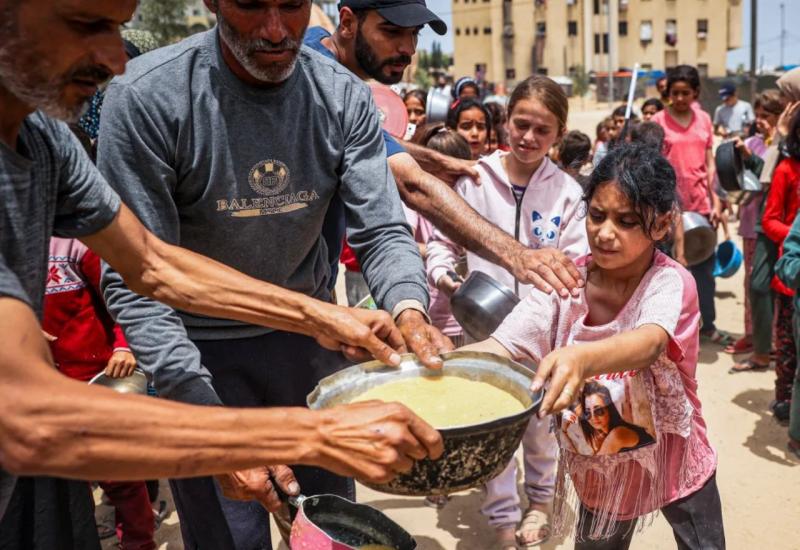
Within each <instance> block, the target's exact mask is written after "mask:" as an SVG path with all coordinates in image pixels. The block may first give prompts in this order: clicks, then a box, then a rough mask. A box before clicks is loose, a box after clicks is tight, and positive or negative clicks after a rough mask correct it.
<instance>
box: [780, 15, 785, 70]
mask: <svg viewBox="0 0 800 550" xmlns="http://www.w3.org/2000/svg"><path fill="white" fill-rule="evenodd" d="M785 8H786V4H784V3H783V2H781V68H783V46H784V44H785V43H786V19H785V14H784V9H785Z"/></svg>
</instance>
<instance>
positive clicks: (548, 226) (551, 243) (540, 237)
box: [531, 210, 561, 248]
mask: <svg viewBox="0 0 800 550" xmlns="http://www.w3.org/2000/svg"><path fill="white" fill-rule="evenodd" d="M531 222H532V224H531V237H532V240H531V247H532V248H553V247H555V246H557V245H558V235H559V233H560V232H561V216H554V217H552V218H550V219H545V218H544V217H543V216H542V215H541V214H540V213H539V212H537V211H536V210H534V211H533V213H532V214H531Z"/></svg>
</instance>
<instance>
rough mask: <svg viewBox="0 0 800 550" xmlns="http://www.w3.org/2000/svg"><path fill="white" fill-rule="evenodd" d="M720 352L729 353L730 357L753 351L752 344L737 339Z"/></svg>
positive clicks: (744, 339)
mask: <svg viewBox="0 0 800 550" xmlns="http://www.w3.org/2000/svg"><path fill="white" fill-rule="evenodd" d="M722 351H723V352H724V353H730V354H731V355H738V354H740V353H750V352H751V351H753V342H751V341H749V340H748V339H747V338H739V339H738V340H736V341H735V342H734V343H733V344H730V345H729V346H727V347H726V348H725V349H724V350H722Z"/></svg>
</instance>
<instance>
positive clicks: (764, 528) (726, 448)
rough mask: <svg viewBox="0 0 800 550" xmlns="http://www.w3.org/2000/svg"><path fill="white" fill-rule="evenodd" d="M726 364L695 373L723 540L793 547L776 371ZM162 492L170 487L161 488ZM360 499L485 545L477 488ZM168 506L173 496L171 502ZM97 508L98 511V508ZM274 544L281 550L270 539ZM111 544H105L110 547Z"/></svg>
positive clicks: (424, 548) (729, 303) (173, 528)
mask: <svg viewBox="0 0 800 550" xmlns="http://www.w3.org/2000/svg"><path fill="white" fill-rule="evenodd" d="M742 300H743V289H742V273H741V271H740V272H739V273H738V274H737V275H736V276H734V277H733V278H731V279H720V280H718V286H717V317H718V325H719V326H720V328H722V329H724V330H728V331H730V332H732V333H734V334H741V333H742V331H743V319H742V316H743V308H744V305H743V301H742ZM731 363H732V358H731V356H729V355H726V354H724V353H722V351H721V349H720V347H719V346H715V345H705V346H704V347H703V349H702V353H701V356H700V364H699V365H698V370H697V378H698V381H699V386H700V390H699V391H700V398H701V400H702V402H703V411H704V415H705V418H706V421H707V423H708V429H709V437H710V439H711V442H712V444H713V445H714V447H715V448H716V449H717V452H718V454H719V469H718V473H717V481H718V484H719V488H720V492H721V495H722V504H723V508H724V518H725V530H726V536H727V540H728V547H729V548H731V549H733V550H739V549H775V550H778V549H781V550H783V549H786V550H789V549H798V548H800V541H799V540H798V538H797V521H798V519H800V470H798V467H800V461H798V460H797V459H795V458H794V457H793V455H791V454H789V453H788V452H787V451H786V438H787V436H786V428H785V427H783V426H780V425H779V424H778V423H777V422H776V421H775V420H774V419H773V418H772V415H771V414H770V412H769V409H768V406H769V402H770V401H771V399H772V398H773V384H774V378H775V373H774V371H773V370H769V371H767V372H761V373H743V374H737V375H730V374H728V368H729V367H730V365H731ZM164 489H165V490H164V491H162V494H163V495H168V493H169V491H168V490H167V489H166V486H165V487H164ZM358 499H359V501H361V502H365V503H368V504H371V505H373V506H376V507H377V508H379V509H381V510H383V511H385V512H386V513H387V514H388V515H389V516H390V517H391V518H392V519H394V520H395V521H397V522H398V523H399V524H401V525H402V526H404V527H405V528H406V529H408V531H409V532H411V533H412V535H414V537H415V538H416V539H417V541H418V543H419V548H420V550H487V549H490V548H492V545H493V540H494V539H493V533H492V532H491V530H490V529H488V527H487V526H486V523H485V520H484V519H483V517H482V516H481V515H480V513H479V512H478V509H479V507H480V502H481V494H480V491H479V490H473V491H470V492H467V493H462V494H457V495H454V496H453V498H452V500H451V501H450V503H449V504H448V505H447V506H446V507H445V508H444V509H443V510H441V511H436V510H432V509H430V508H426V507H424V506H423V504H422V501H421V499H418V498H400V497H395V496H392V495H384V494H380V493H376V492H374V491H371V490H369V489H366V488H364V487H359V491H358ZM170 507H171V509H173V510H174V508H172V503H171V502H170ZM98 513H100V514H102V513H104V512H103V510H102V508H101V509H100V510H98ZM157 540H158V542H159V544H160V546H159V548H160V549H161V550H178V549H181V548H183V545H182V544H181V539H180V529H179V526H178V518H177V514H175V513H174V512H173V513H171V514H170V516H169V517H168V518H167V519H166V520H165V522H164V525H162V527H161V529H160V530H159V531H158V532H157ZM275 544H276V548H280V549H281V550H285V548H286V547H285V546H279V545H278V540H277V539H276V540H275ZM111 547H112V546H111V544H110V542H109V544H107V545H106V548H111ZM571 547H572V545H571V541H570V540H566V541H565V540H553V541H550V542H548V543H546V544H545V545H543V546H542V548H543V549H557V548H558V549H562V548H571ZM632 548H634V549H639V550H644V549H652V550H661V549H665V550H666V549H672V548H675V543H674V541H673V539H672V533H671V530H670V528H669V525H668V524H667V523H666V521H664V519H663V518H661V517H659V518H657V519H656V520H655V522H654V523H653V525H652V526H650V527H648V528H646V529H645V530H644V531H643V532H642V533H640V534H638V535H637V536H636V538H635V539H634V543H633V545H632Z"/></svg>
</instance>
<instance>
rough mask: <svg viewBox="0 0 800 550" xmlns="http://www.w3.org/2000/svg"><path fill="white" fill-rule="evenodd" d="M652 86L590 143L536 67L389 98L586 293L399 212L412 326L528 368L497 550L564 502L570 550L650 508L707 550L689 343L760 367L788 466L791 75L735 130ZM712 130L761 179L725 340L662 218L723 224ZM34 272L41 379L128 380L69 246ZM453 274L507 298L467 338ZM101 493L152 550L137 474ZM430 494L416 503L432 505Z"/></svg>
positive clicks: (87, 272)
mask: <svg viewBox="0 0 800 550" xmlns="http://www.w3.org/2000/svg"><path fill="white" fill-rule="evenodd" d="M657 85H658V90H659V94H660V99H658V98H649V99H646V100H645V101H644V102H642V103H641V105H640V107H639V109H634V110H633V111H632V112H631V116H630V119H626V115H627V114H628V109H627V108H626V106H625V105H622V106H619V107H617V108H615V109H614V110H613V112H612V113H611V114H610V116H608V117H607V118H606V119H604V120H603V121H602V122H600V123H599V124H598V125H597V129H596V136H595V139H594V141H593V140H592V139H591V138H590V137H589V136H587V135H585V134H584V133H582V132H580V131H577V130H572V131H569V129H568V127H567V119H568V112H569V103H568V101H567V97H566V96H565V94H564V91H563V90H562V88H561V87H560V86H559V85H558V84H556V83H555V82H554V81H553V80H551V79H549V78H547V77H545V76H533V77H530V78H528V79H526V80H524V81H522V82H521V83H520V84H518V85H517V86H516V88H515V89H514V90H513V92H512V93H511V95H510V97H509V99H508V102H507V105H503V104H501V103H498V102H484V101H482V100H481V98H480V95H481V88H480V86H479V85H478V83H477V82H476V81H475V80H473V79H470V78H462V79H460V80H458V81H457V82H456V83H455V85H454V86H453V87H452V103H451V105H450V108H449V110H448V113H447V116H446V119H445V120H444V121H443V122H437V123H430V121H428V120H426V97H427V96H426V94H424V93H422V92H420V91H410V92H408V93H407V94H406V95H405V96H404V98H403V100H404V104H405V106H406V109H407V111H408V118H409V121H410V122H411V123H412V124H413V125H414V126H415V130H414V132H413V138H412V140H413V142H414V143H416V144H417V145H420V146H423V147H428V148H430V149H432V150H435V151H437V152H439V153H442V154H444V155H448V156H450V157H454V158H459V159H464V160H472V161H474V162H475V170H476V172H477V174H478V175H479V178H478V179H477V180H473V179H471V178H468V177H462V178H461V179H460V180H458V181H457V182H456V184H455V186H454V189H455V191H456V192H457V193H458V195H460V196H461V197H462V198H463V199H464V200H465V201H466V202H467V203H468V204H469V205H470V206H471V207H472V208H474V209H475V210H476V211H477V212H478V213H479V214H481V215H482V216H483V217H484V218H486V219H487V220H489V221H491V222H492V223H494V224H495V225H496V226H498V227H499V228H501V229H502V230H504V231H506V232H507V233H509V234H510V235H513V236H514V238H515V239H517V240H518V241H520V242H521V243H523V244H524V245H526V246H529V247H531V248H536V249H540V248H552V249H557V250H560V251H561V252H562V253H564V254H565V255H566V256H567V257H568V258H570V259H572V260H573V261H574V263H575V265H576V266H577V268H578V270H579V273H580V277H581V278H582V280H583V281H585V283H586V284H585V286H584V287H583V288H582V290H581V291H580V293H579V294H578V295H576V296H572V297H568V298H564V297H559V296H556V295H546V294H544V293H542V292H540V291H538V290H536V289H535V288H533V287H532V286H531V285H526V284H523V283H522V282H520V281H519V280H517V279H515V277H514V275H512V274H511V273H509V272H508V271H507V270H506V269H504V268H503V267H501V266H499V265H495V264H493V263H491V262H490V261H487V260H486V259H484V258H481V257H480V256H478V255H477V254H473V253H471V252H469V251H466V250H464V249H462V248H461V247H459V246H458V245H457V244H455V243H454V242H453V241H452V240H451V239H449V238H448V237H447V236H446V235H445V234H444V233H442V232H440V231H439V230H437V229H436V228H435V227H434V226H433V225H432V224H431V223H430V222H429V221H428V220H426V219H425V218H423V217H421V216H420V215H419V214H417V213H416V212H414V211H412V210H410V209H406V216H407V219H408V222H409V225H410V226H411V228H412V230H413V232H414V237H415V239H416V241H417V243H418V245H419V250H420V253H421V255H422V257H423V259H424V260H425V263H426V270H427V278H428V284H429V290H430V307H429V315H430V318H431V322H432V323H433V324H434V325H435V326H436V327H437V328H439V329H440V330H441V331H442V332H443V333H444V334H445V335H446V336H448V337H449V338H451V340H452V341H453V342H454V343H455V345H456V346H458V347H463V346H466V349H473V350H480V351H489V352H492V353H496V354H498V355H501V356H505V357H508V358H513V359H515V360H518V361H520V362H522V363H523V364H526V363H527V364H529V365H536V366H537V375H536V380H535V382H534V390H538V389H540V388H542V387H545V385H546V386H547V388H548V391H547V393H546V396H545V399H544V401H543V403H542V406H541V410H540V414H539V415H538V416H537V417H535V418H534V419H532V420H531V422H530V424H529V426H528V428H527V430H526V432H525V434H524V436H523V439H522V458H523V464H524V472H523V475H524V492H525V496H526V500H527V504H526V506H523V505H522V499H521V497H520V494H519V493H518V490H517V484H516V480H517V462H516V460H514V461H512V462H511V463H510V464H509V465H508V466H507V467H506V468H505V469H504V470H503V472H502V473H501V474H500V475H499V476H498V477H496V478H495V479H493V480H491V481H490V482H488V483H487V484H486V487H485V497H484V501H483V505H482V508H481V512H482V513H483V514H484V515H485V516H486V518H487V521H488V523H489V525H490V526H491V527H492V528H494V529H495V530H496V536H497V539H498V543H499V544H500V547H501V548H502V549H503V550H509V549H516V548H533V547H536V546H539V545H540V544H542V543H543V542H544V541H546V540H547V539H548V538H549V537H550V536H551V535H552V534H553V533H554V532H556V531H559V530H561V529H562V528H564V527H566V526H565V525H564V522H565V518H568V517H571V516H570V515H569V514H567V513H566V510H567V506H574V513H575V517H577V518H578V521H577V531H576V546H575V547H576V548H580V549H606V548H615V549H618V548H621V549H625V548H628V547H629V545H630V543H631V539H632V536H633V534H634V532H635V528H636V526H637V525H641V524H642V523H643V521H644V518H645V517H646V516H648V515H650V514H653V513H655V512H658V511H661V512H662V513H663V515H664V517H665V518H666V519H667V521H668V522H669V523H670V525H671V526H672V528H673V532H674V535H675V539H676V541H677V544H678V547H680V548H693V549H694V548H697V549H699V548H704V549H705V548H724V547H725V537H724V529H723V524H722V509H721V503H720V496H719V492H718V490H717V486H716V481H715V476H716V468H717V455H716V453H715V451H714V449H713V448H712V447H711V445H710V444H709V440H708V437H707V434H706V431H707V430H706V424H705V421H704V420H703V415H702V406H701V404H700V401H699V398H698V395H697V381H696V378H695V372H696V368H697V361H698V353H699V349H700V348H699V344H700V342H701V341H707V342H709V343H713V344H719V345H722V346H724V349H725V351H726V352H728V353H731V354H745V353H750V354H751V355H750V356H749V357H748V358H745V359H743V360H742V361H740V362H738V363H736V364H734V365H733V367H732V368H731V371H730V372H731V373H740V372H745V371H763V370H767V369H768V368H769V366H770V362H771V361H773V360H774V362H775V370H776V384H775V386H776V389H775V401H774V403H773V405H772V410H773V412H774V415H775V417H776V418H777V419H779V420H781V421H790V427H789V448H790V449H791V450H792V451H793V452H795V453H796V454H798V456H800V403H798V400H797V399H794V400H793V399H792V396H793V395H795V396H796V395H797V392H798V391H800V389H798V388H800V376H798V374H797V372H798V371H797V368H796V366H797V356H798V351H797V344H798V342H800V316H798V315H796V308H797V299H798V296H797V294H796V289H797V288H798V287H800V219H798V218H797V217H796V213H797V210H798V208H800V70H798V71H793V72H791V73H789V74H787V75H786V76H785V77H783V78H782V79H781V80H779V82H778V86H779V88H778V89H775V90H766V91H764V92H762V93H760V94H759V95H758V96H757V97H756V98H755V100H754V110H753V113H754V115H753V118H752V120H749V119H747V118H742V120H741V122H742V126H741V128H739V129H737V130H732V129H731V128H730V127H729V124H728V123H729V122H730V117H728V118H726V116H727V115H725V113H727V112H728V110H733V111H735V112H734V118H736V117H738V115H737V114H736V113H738V112H740V111H741V112H744V113H746V112H747V110H746V108H744V107H742V106H741V102H740V101H739V100H738V99H736V97H735V94H734V95H733V96H731V93H730V92H731V90H730V87H729V86H727V85H726V86H725V87H723V90H721V92H720V93H721V97H722V93H723V92H724V94H725V97H724V98H723V99H724V100H725V103H724V105H723V106H722V107H723V109H722V110H718V111H717V113H716V114H715V119H714V121H713V122H712V119H711V117H710V116H709V115H708V114H707V113H706V112H705V111H704V110H703V109H702V107H701V106H700V104H699V103H698V98H699V94H700V78H699V74H698V72H697V70H696V69H695V68H694V67H691V66H687V65H681V66H678V67H674V68H672V69H670V70H669V71H668V73H667V76H666V78H665V79H663V81H659V82H658V83H657ZM730 97H733V98H734V99H736V102H734V101H733V100H731V99H730ZM726 109H727V110H726ZM637 111H638V113H637ZM723 115H725V116H723ZM98 116H99V111H98ZM737 120H738V118H737ZM726 121H727V122H726ZM726 125H727V126H726ZM725 128H727V130H725V131H724V132H723V131H722V130H723V129H725ZM715 134H716V137H715ZM721 138H723V139H731V140H734V142H735V147H736V148H737V149H738V151H739V154H740V155H741V157H742V159H743V163H744V166H745V168H746V169H748V170H750V171H751V172H752V173H753V174H754V176H755V177H757V178H759V179H760V181H761V182H763V184H764V186H763V191H761V192H757V193H753V194H750V195H749V196H747V198H746V200H743V201H742V202H741V203H740V204H738V205H736V206H737V209H736V212H735V213H736V216H737V217H738V219H739V235H740V236H741V238H742V242H743V249H744V253H743V256H744V270H745V278H744V280H745V283H744V284H745V307H744V317H745V333H744V335H743V336H742V337H741V338H739V339H736V340H734V339H733V338H732V337H731V336H730V335H729V334H727V333H725V332H724V331H722V330H720V329H719V328H717V326H716V324H715V321H716V309H715V273H714V269H715V265H716V262H715V257H714V256H711V257H709V258H708V259H706V260H704V261H702V262H699V263H695V264H693V265H687V261H686V257H685V254H684V242H683V239H682V238H679V235H681V234H682V230H681V213H682V212H685V211H690V212H695V213H697V214H700V215H702V216H704V217H705V218H706V219H707V220H708V221H709V223H710V224H711V225H713V226H715V227H716V226H717V225H718V224H720V225H723V224H724V222H725V221H726V220H727V217H728V216H729V209H730V208H731V207H730V206H729V205H727V204H726V202H725V200H724V197H722V196H720V191H719V188H718V187H717V185H716V178H715V161H714V148H715V146H716V145H717V144H718V142H719V140H720V139H721ZM724 227H725V229H724V231H725V234H726V238H728V237H727V226H724ZM342 261H343V263H344V264H345V265H346V267H347V272H346V281H347V288H348V295H347V299H348V302H349V303H350V305H353V306H355V305H358V304H361V303H362V302H363V301H364V300H365V299H366V298H367V297H368V290H367V289H366V286H365V285H364V284H363V277H362V276H361V275H360V268H359V266H358V264H357V262H356V261H355V257H354V255H352V252H351V251H349V249H347V248H346V247H345V252H344V255H343V257H342ZM51 264H52V265H51V271H50V277H49V278H48V291H47V293H48V297H47V301H46V302H45V304H46V305H45V315H44V321H43V326H44V329H45V331H47V333H48V337H49V339H50V341H51V345H52V348H53V354H54V357H55V360H56V363H57V364H58V366H59V368H60V369H61V370H62V371H64V373H65V374H67V375H68V376H73V377H76V378H79V379H81V380H88V379H89V378H91V377H92V376H94V375H96V374H98V373H100V372H105V373H106V374H107V375H109V376H127V375H129V374H131V372H132V371H133V369H134V367H135V359H134V357H133V355H132V354H131V352H130V350H128V349H127V346H126V344H125V341H124V337H123V336H122V333H121V332H120V331H119V329H118V328H117V327H116V326H115V325H114V324H113V322H112V321H111V319H110V318H109V316H108V314H107V312H106V311H105V310H104V308H103V307H102V299H101V297H100V295H99V293H98V290H97V285H98V279H99V259H98V258H97V257H96V256H94V254H93V253H92V252H91V251H90V250H88V249H87V248H86V247H85V246H83V245H81V244H80V243H78V242H77V241H62V240H58V239H54V240H53V243H52V246H51ZM472 271H481V272H484V273H486V274H488V275H490V276H491V277H493V278H494V279H495V280H497V281H498V282H499V283H501V284H503V285H505V286H506V287H508V288H509V289H512V290H513V292H514V293H515V294H516V296H517V297H518V298H519V299H520V300H521V301H520V304H519V305H518V306H517V308H516V309H515V310H514V311H513V312H512V313H511V314H510V315H509V317H508V318H506V320H505V321H504V322H503V324H502V325H501V326H500V327H499V328H498V329H497V331H496V332H495V333H494V334H493V336H492V337H491V338H490V339H488V340H485V341H482V342H475V341H474V340H472V339H471V338H470V337H469V335H468V334H465V333H464V331H463V330H462V328H461V327H460V325H459V324H458V323H457V322H456V320H455V318H454V317H453V314H452V312H451V310H450V305H449V300H450V296H451V295H452V294H453V292H455V291H456V290H457V289H458V287H459V285H460V284H461V283H460V281H461V280H462V277H463V276H465V275H466V273H468V272H472ZM101 485H102V486H103V488H104V489H105V492H106V493H107V495H108V496H109V497H110V498H111V499H112V500H113V501H114V504H115V505H116V510H117V518H116V524H117V525H116V527H117V529H116V530H117V533H118V536H119V538H120V541H121V544H122V546H123V547H126V548H151V547H154V543H153V525H154V516H153V510H152V508H151V505H150V498H149V497H148V491H147V487H146V485H145V483H144V482H128V483H114V482H110V481H109V482H103V483H102V484H101ZM447 501H448V498H447V497H446V496H432V497H429V498H428V499H426V502H427V503H428V504H429V505H431V506H434V507H437V508H441V507H443V506H446V504H447Z"/></svg>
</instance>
